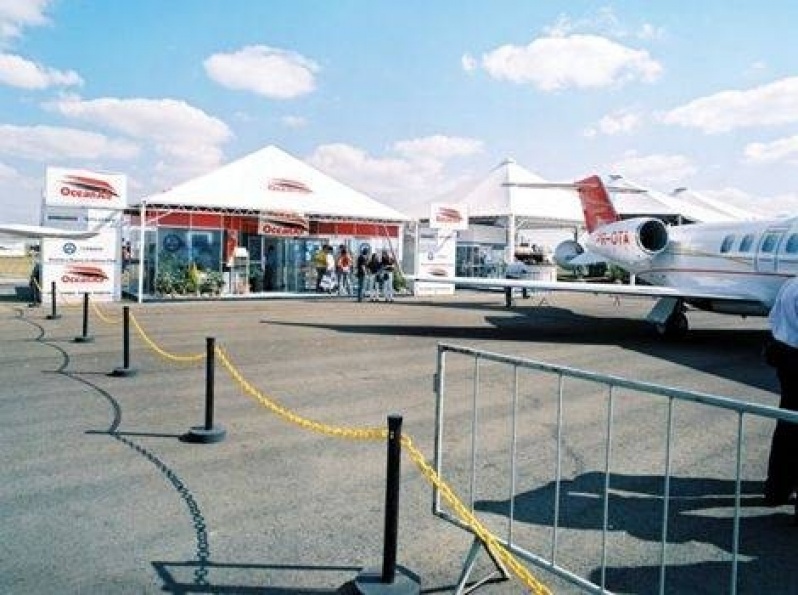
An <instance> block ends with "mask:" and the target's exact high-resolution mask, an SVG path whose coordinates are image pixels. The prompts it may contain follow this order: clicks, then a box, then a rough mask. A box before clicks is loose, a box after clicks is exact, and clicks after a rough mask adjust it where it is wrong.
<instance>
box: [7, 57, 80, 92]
mask: <svg viewBox="0 0 798 595" xmlns="http://www.w3.org/2000/svg"><path fill="white" fill-rule="evenodd" d="M0 84H4V85H8V86H10V87H18V88H20V89H47V88H48V87H68V86H76V85H78V86H79V85H82V84H83V79H82V78H80V76H79V75H78V74H77V73H76V72H75V71H73V70H67V71H61V70H56V69H54V68H48V67H47V66H42V65H41V64H36V63H35V62H31V61H30V60H26V59H25V58H22V57H20V56H17V55H15V54H0Z"/></svg>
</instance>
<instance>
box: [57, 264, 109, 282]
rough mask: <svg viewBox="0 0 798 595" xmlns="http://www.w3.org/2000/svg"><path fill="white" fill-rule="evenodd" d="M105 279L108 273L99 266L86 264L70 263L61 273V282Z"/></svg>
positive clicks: (99, 280) (100, 280) (101, 280)
mask: <svg viewBox="0 0 798 595" xmlns="http://www.w3.org/2000/svg"><path fill="white" fill-rule="evenodd" d="M107 280H108V275H106V274H105V271H103V270H102V269H101V268H100V267H93V266H88V265H77V264H75V265H70V266H68V267H67V268H66V270H65V271H64V274H63V275H61V282H62V283H102V282H103V281H107Z"/></svg>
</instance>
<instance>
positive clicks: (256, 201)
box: [131, 145, 409, 222]
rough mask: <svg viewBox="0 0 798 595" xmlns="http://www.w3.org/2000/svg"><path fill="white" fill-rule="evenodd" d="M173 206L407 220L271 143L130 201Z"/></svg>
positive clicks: (400, 214)
mask: <svg viewBox="0 0 798 595" xmlns="http://www.w3.org/2000/svg"><path fill="white" fill-rule="evenodd" d="M141 202H144V203H145V204H146V205H147V206H150V205H157V206H162V207H173V208H179V207H183V208H193V209H208V210H236V211H253V212H267V211H278V212H286V211H287V212H291V213H299V214H302V215H305V216H308V217H315V218H319V219H324V218H333V219H335V218H346V219H360V220H372V221H397V222H400V221H407V220H408V219H409V217H407V216H406V215H404V214H402V213H400V212H399V211H396V210H395V209H392V208H390V207H388V206H385V205H383V204H381V203H379V202H377V201H376V200H374V199H372V198H371V197H369V196H367V195H365V194H363V193H361V192H358V191H357V190H354V189H352V188H350V187H349V186H346V185H344V184H342V183H341V182H338V181H337V180H335V179H333V178H331V177H330V176H328V175H327V174H324V173H322V172H320V171H319V170H317V169H315V168H314V167H311V166H310V165H308V164H306V163H305V162H303V161H301V160H299V159H297V158H295V157H293V156H291V155H289V154H288V153H286V152H285V151H283V150H282V149H279V148H278V147H275V146H273V145H270V146H268V147H265V148H263V149H261V150H259V151H256V152H255V153H251V154H249V155H247V156H245V157H242V158H241V159H238V160H237V161H233V162H231V163H228V164H227V165H224V166H222V167H220V168H219V169H217V170H215V171H212V172H210V173H208V174H205V175H203V176H200V177H198V178H194V179H193V180H189V181H187V182H184V183H183V184H180V185H178V186H175V187H174V188H172V189H170V190H167V191H166V192H161V193H159V194H153V195H151V196H147V197H145V198H143V199H139V200H138V201H135V200H134V201H132V205H131V206H133V207H137V206H139V205H140V204H141Z"/></svg>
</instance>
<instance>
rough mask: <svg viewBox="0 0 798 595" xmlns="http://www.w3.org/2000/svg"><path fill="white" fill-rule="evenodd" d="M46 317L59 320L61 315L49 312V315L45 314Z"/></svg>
mask: <svg viewBox="0 0 798 595" xmlns="http://www.w3.org/2000/svg"><path fill="white" fill-rule="evenodd" d="M45 318H46V319H47V320H58V319H59V318H61V315H60V314H48V315H47V316H45Z"/></svg>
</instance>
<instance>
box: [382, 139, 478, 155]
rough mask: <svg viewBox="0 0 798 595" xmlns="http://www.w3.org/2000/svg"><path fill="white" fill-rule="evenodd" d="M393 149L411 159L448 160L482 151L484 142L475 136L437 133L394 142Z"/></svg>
mask: <svg viewBox="0 0 798 595" xmlns="http://www.w3.org/2000/svg"><path fill="white" fill-rule="evenodd" d="M393 150H394V151H396V152H397V153H400V154H401V155H404V156H405V157H407V158H409V159H421V158H423V159H435V160H439V161H442V160H446V159H449V158H451V157H465V156H469V155H475V154H477V153H481V152H482V150H483V143H482V141H480V140H477V139H474V138H463V137H456V136H443V135H441V134H436V135H433V136H427V137H424V138H415V139H413V140H405V141H399V142H396V143H394V145H393Z"/></svg>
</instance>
